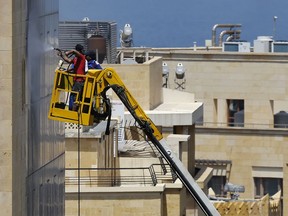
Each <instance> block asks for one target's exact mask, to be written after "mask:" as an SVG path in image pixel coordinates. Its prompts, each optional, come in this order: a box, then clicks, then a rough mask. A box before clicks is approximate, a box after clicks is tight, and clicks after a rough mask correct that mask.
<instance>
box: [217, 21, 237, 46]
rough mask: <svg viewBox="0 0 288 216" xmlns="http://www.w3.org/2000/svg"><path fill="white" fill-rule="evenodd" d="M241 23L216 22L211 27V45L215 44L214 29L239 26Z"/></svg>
mask: <svg viewBox="0 0 288 216" xmlns="http://www.w3.org/2000/svg"><path fill="white" fill-rule="evenodd" d="M241 26H242V25H241V24H216V25H214V26H213V28H212V46H216V29H217V28H230V29H232V28H235V27H241Z"/></svg>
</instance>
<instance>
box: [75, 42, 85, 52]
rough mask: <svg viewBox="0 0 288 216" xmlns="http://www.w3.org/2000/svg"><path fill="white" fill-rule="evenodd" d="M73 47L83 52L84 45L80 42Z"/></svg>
mask: <svg viewBox="0 0 288 216" xmlns="http://www.w3.org/2000/svg"><path fill="white" fill-rule="evenodd" d="M75 49H76V50H77V51H78V52H83V51H84V47H83V46H82V45H81V44H77V45H76V46H75Z"/></svg>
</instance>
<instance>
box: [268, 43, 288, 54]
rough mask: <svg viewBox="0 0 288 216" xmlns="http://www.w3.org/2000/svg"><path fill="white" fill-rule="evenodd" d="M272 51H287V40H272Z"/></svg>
mask: <svg viewBox="0 0 288 216" xmlns="http://www.w3.org/2000/svg"><path fill="white" fill-rule="evenodd" d="M271 49H272V50H271V51H272V52H275V53H276V52H288V41H274V42H273V43H272V48H271Z"/></svg>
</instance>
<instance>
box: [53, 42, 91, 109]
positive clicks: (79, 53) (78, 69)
mask: <svg viewBox="0 0 288 216" xmlns="http://www.w3.org/2000/svg"><path fill="white" fill-rule="evenodd" d="M58 55H59V56H61V57H62V58H63V60H64V61H66V62H67V63H69V64H73V71H74V73H75V74H76V75H85V66H86V59H85V55H84V47H83V46H82V45H81V44H77V45H76V46H75V49H72V50H68V51H65V52H64V51H59V52H58ZM68 56H72V57H68ZM73 80H74V83H73V86H72V91H76V92H79V99H81V94H82V89H83V86H84V81H85V78H84V77H82V76H75V77H74V78H73ZM75 100H76V94H75V93H71V94H70V97H69V110H74V111H77V108H78V106H77V104H75Z"/></svg>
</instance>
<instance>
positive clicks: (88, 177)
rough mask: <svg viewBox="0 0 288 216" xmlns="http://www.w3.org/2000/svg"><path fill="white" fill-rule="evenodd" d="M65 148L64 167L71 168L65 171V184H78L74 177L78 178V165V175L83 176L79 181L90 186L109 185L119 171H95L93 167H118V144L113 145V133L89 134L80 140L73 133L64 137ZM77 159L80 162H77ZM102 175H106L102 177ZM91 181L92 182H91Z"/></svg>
mask: <svg viewBox="0 0 288 216" xmlns="http://www.w3.org/2000/svg"><path fill="white" fill-rule="evenodd" d="M78 145H80V146H78ZM65 148H66V151H65V167H66V168H68V169H69V168H71V169H72V170H67V171H66V174H65V175H66V177H65V179H66V184H67V183H68V184H69V185H71V184H72V185H77V184H78V182H77V180H76V179H77V178H78V168H79V167H78V166H79V165H80V170H81V171H80V176H81V178H83V179H82V180H81V181H83V182H84V184H86V185H91V186H104V185H106V186H111V181H113V179H115V176H117V173H118V172H119V171H113V170H100V171H96V170H93V168H103V169H104V168H117V167H119V161H118V154H117V149H118V146H117V145H115V146H114V142H113V133H110V135H109V136H105V135H104V134H102V135H100V136H96V137H95V136H93V135H90V136H89V137H87V136H86V138H81V139H80V140H78V136H77V134H74V136H73V137H69V138H67V137H66V142H65ZM78 148H80V151H78ZM78 152H79V154H78ZM79 157H80V158H79ZM78 161H79V162H80V164H78ZM82 169H83V170H82ZM88 169H91V170H88ZM103 176H106V177H105V178H103ZM109 176H110V178H109ZM91 181H93V182H92V183H91Z"/></svg>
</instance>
